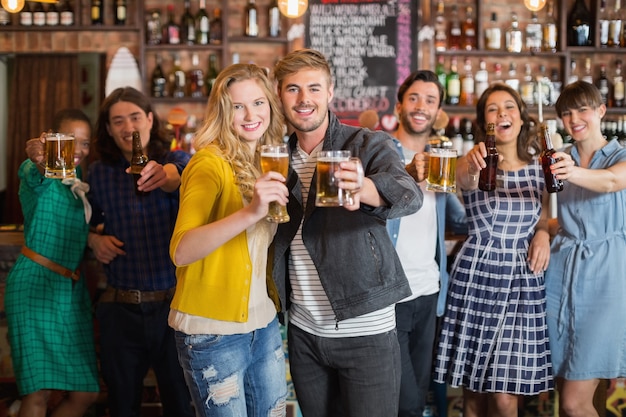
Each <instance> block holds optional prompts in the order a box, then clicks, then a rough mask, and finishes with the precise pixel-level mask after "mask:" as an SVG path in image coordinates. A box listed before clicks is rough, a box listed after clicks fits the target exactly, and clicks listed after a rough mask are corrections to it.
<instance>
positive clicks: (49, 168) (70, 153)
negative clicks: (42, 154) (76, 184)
mask: <svg viewBox="0 0 626 417" xmlns="http://www.w3.org/2000/svg"><path fill="white" fill-rule="evenodd" d="M45 161H46V166H45V170H44V175H45V176H46V177H47V178H58V179H63V178H74V177H76V170H75V168H74V135H73V134H69V133H46V159H45Z"/></svg>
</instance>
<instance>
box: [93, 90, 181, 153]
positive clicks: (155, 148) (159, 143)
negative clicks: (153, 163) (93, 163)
mask: <svg viewBox="0 0 626 417" xmlns="http://www.w3.org/2000/svg"><path fill="white" fill-rule="evenodd" d="M120 101H125V102H128V103H133V104H135V105H136V106H138V107H139V108H140V109H142V110H143V112H144V113H145V114H146V116H148V115H149V114H150V113H152V119H153V122H152V129H151V130H150V141H149V142H148V149H147V153H148V157H149V158H150V159H154V160H157V161H161V160H162V159H163V157H164V156H165V155H166V154H167V152H168V151H169V147H170V141H169V140H167V139H166V136H165V132H164V130H163V127H162V124H161V121H160V120H159V117H158V116H157V114H156V113H155V112H154V110H153V109H152V105H151V104H150V100H149V99H148V97H146V96H145V95H144V94H143V93H142V92H140V91H137V90H136V89H134V88H132V87H121V88H118V89H116V90H114V91H113V92H112V93H111V94H109V95H108V96H107V98H105V99H104V102H102V105H101V106H100V113H99V114H98V121H97V122H96V143H95V150H96V152H97V153H98V157H99V158H100V159H101V160H102V162H104V163H106V164H114V163H117V162H118V161H119V160H120V158H122V157H123V156H122V151H120V149H119V148H118V147H117V145H116V144H115V141H114V140H113V137H112V136H111V135H110V134H109V132H108V130H107V126H108V124H109V116H110V114H109V113H110V111H111V107H112V106H113V105H114V104H116V103H119V102H120Z"/></svg>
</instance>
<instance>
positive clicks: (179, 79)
mask: <svg viewBox="0 0 626 417" xmlns="http://www.w3.org/2000/svg"><path fill="white" fill-rule="evenodd" d="M186 81H187V77H186V74H185V71H183V69H182V68H181V66H180V57H179V56H178V54H175V55H174V66H173V68H172V71H171V72H170V75H169V83H170V96H172V97H176V98H181V97H185V85H186Z"/></svg>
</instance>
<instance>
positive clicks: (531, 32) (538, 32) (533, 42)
mask: <svg viewBox="0 0 626 417" xmlns="http://www.w3.org/2000/svg"><path fill="white" fill-rule="evenodd" d="M542 38H543V31H542V29H541V23H539V17H538V16H537V12H532V13H531V14H530V23H528V24H527V25H526V49H527V50H528V51H530V52H541V45H542V42H543V39H542Z"/></svg>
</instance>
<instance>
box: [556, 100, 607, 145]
mask: <svg viewBox="0 0 626 417" xmlns="http://www.w3.org/2000/svg"><path fill="white" fill-rule="evenodd" d="M605 113H606V107H605V106H604V104H602V105H600V106H599V107H597V108H593V107H591V106H581V107H579V108H577V109H567V110H564V111H563V112H561V119H562V120H563V127H565V131H566V132H567V133H569V135H570V136H571V137H572V139H573V140H574V141H576V142H582V141H584V140H585V139H589V138H594V137H600V136H602V133H601V132H602V129H601V126H600V123H601V122H602V117H604V114H605Z"/></svg>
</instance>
